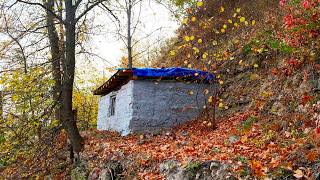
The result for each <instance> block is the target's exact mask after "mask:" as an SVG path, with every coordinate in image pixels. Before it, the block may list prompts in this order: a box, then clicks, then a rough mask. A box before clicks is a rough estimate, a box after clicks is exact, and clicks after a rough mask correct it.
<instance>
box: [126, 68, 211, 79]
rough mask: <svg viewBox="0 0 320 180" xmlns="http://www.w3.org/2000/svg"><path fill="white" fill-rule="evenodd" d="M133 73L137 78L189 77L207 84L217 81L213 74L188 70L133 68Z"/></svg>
mask: <svg viewBox="0 0 320 180" xmlns="http://www.w3.org/2000/svg"><path fill="white" fill-rule="evenodd" d="M132 71H133V75H135V76H137V77H174V78H179V77H188V78H192V79H193V80H204V81H207V82H209V81H212V80H214V79H215V75H214V74H212V73H209V72H204V71H200V70H195V69H188V68H132Z"/></svg>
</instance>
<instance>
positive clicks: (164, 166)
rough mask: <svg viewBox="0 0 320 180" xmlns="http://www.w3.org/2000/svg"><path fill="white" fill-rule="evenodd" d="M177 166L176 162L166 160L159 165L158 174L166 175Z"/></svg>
mask: <svg viewBox="0 0 320 180" xmlns="http://www.w3.org/2000/svg"><path fill="white" fill-rule="evenodd" d="M178 166H179V162H178V161H176V160H167V161H164V162H163V163H161V164H160V172H161V173H162V174H168V173H170V172H172V171H174V170H176V168H177V167H178Z"/></svg>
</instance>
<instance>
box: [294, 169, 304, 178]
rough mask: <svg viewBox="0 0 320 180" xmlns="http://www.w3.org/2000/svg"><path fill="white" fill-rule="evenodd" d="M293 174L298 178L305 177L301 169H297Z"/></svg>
mask: <svg viewBox="0 0 320 180" xmlns="http://www.w3.org/2000/svg"><path fill="white" fill-rule="evenodd" d="M293 176H294V177H296V178H298V179H300V178H303V176H304V174H303V172H302V170H301V169H297V170H295V171H294V175H293Z"/></svg>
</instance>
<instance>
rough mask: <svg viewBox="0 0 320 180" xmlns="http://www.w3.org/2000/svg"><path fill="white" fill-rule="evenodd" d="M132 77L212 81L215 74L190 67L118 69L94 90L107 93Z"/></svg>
mask: <svg viewBox="0 0 320 180" xmlns="http://www.w3.org/2000/svg"><path fill="white" fill-rule="evenodd" d="M131 79H171V80H183V81H196V82H202V83H212V82H213V80H214V79H215V75H214V74H212V73H209V72H205V71H200V70H195V69H188V68H132V69H118V71H117V72H116V73H115V74H114V75H113V76H112V77H111V78H110V79H109V80H108V81H107V82H105V83H104V84H103V85H102V86H100V87H99V88H98V89H96V90H95V91H94V94H96V95H104V94H107V93H109V92H111V91H113V90H115V89H117V88H119V87H121V86H122V85H124V84H126V83H127V82H128V81H129V80H131Z"/></svg>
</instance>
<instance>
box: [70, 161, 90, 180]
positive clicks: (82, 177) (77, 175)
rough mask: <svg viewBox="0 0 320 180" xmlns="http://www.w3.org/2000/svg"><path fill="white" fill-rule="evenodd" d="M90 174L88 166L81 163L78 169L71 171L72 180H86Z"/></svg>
mask: <svg viewBox="0 0 320 180" xmlns="http://www.w3.org/2000/svg"><path fill="white" fill-rule="evenodd" d="M88 174H89V173H88V170H87V168H86V166H85V165H84V164H82V163H80V164H79V165H78V166H77V167H76V168H74V169H72V170H71V180H86V179H87V178H88Z"/></svg>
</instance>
